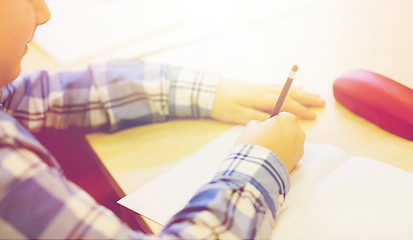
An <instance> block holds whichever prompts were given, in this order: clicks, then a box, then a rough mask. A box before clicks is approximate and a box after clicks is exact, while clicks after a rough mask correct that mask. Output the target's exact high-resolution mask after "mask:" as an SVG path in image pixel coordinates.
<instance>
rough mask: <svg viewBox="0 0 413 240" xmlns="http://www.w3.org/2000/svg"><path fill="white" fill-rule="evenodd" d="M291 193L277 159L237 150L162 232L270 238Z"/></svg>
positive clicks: (242, 148)
mask: <svg viewBox="0 0 413 240" xmlns="http://www.w3.org/2000/svg"><path fill="white" fill-rule="evenodd" d="M288 189H289V178H288V173H287V171H286V169H285V166H284V165H283V163H282V162H281V161H280V160H279V159H278V157H277V156H276V155H275V154H273V153H272V152H270V151H269V150H268V149H265V148H262V147H257V146H253V145H239V146H237V147H236V148H234V150H233V152H232V153H231V154H230V155H229V156H228V157H227V159H226V160H225V161H224V162H223V164H222V166H221V168H220V171H219V173H218V174H217V175H216V176H215V177H214V179H213V180H212V181H211V182H210V183H209V184H207V185H205V186H203V187H202V188H201V189H200V190H199V191H198V193H197V194H196V195H195V196H194V197H193V198H192V200H191V201H190V202H189V203H188V205H187V206H186V207H185V208H184V209H183V210H182V211H181V212H179V213H178V214H177V215H175V216H174V217H173V218H172V220H171V221H170V222H169V224H168V225H167V226H166V227H165V229H164V230H163V232H162V233H163V234H168V235H173V236H176V237H179V238H216V239H217V238H223V239H229V238H238V239H239V238H241V239H245V238H269V237H270V236H271V231H272V227H273V224H274V223H275V219H276V216H277V213H278V209H279V206H280V204H282V201H283V199H284V197H285V194H286V193H287V192H288Z"/></svg>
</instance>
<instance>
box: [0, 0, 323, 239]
mask: <svg viewBox="0 0 413 240" xmlns="http://www.w3.org/2000/svg"><path fill="white" fill-rule="evenodd" d="M49 18H50V15H49V11H48V9H47V6H46V4H45V2H44V1H43V0H1V1H0V87H1V89H2V91H1V93H2V98H1V100H2V102H1V103H2V104H3V107H4V111H0V137H1V138H0V139H1V140H0V178H1V181H0V184H1V185H0V237H1V238H95V239H97V238H147V237H150V236H147V235H144V234H143V233H140V232H135V231H133V230H131V229H130V228H128V227H127V226H126V225H125V224H123V223H122V222H121V221H120V220H119V219H118V218H117V217H116V216H115V215H114V214H113V213H112V212H110V211H109V210H108V209H106V208H104V207H102V206H100V205H98V204H97V203H96V202H95V201H94V200H93V199H92V198H91V197H90V196H89V195H88V194H87V193H85V192H84V191H83V190H82V189H80V188H79V187H78V186H76V185H75V184H73V183H72V182H70V181H69V180H67V179H66V177H65V176H64V174H62V172H61V169H60V167H59V165H58V164H57V163H56V161H55V159H54V157H53V156H52V155H51V154H50V153H49V151H48V150H47V149H45V148H44V147H43V146H42V145H41V144H40V143H39V142H38V141H37V140H36V139H35V138H34V137H33V136H32V133H37V132H39V131H41V130H43V129H51V130H56V131H64V130H65V129H68V128H69V127H71V128H73V127H75V128H77V129H82V130H83V131H84V132H89V131H93V130H106V131H114V130H118V129H121V128H123V127H126V126H130V125H138V124H144V123H151V122H159V121H164V120H166V119H167V118H175V117H193V118H201V117H212V118H214V119H217V120H220V121H233V120H236V122H235V123H239V124H245V123H247V122H249V123H248V125H247V127H246V129H245V131H244V133H243V134H242V135H241V136H240V138H239V139H238V141H237V144H236V146H234V148H233V149H232V152H231V153H230V154H229V155H228V156H227V157H226V159H225V160H224V161H223V164H222V168H221V169H220V170H219V171H218V172H217V173H216V175H215V177H214V179H213V180H212V181H211V182H210V183H208V184H206V185H204V186H203V187H201V188H200V189H199V191H198V192H197V193H196V195H195V196H194V197H193V198H192V200H191V201H190V203H188V205H187V206H186V207H185V208H184V209H183V210H182V211H180V212H179V213H177V214H176V215H175V216H174V217H173V218H172V219H171V220H170V222H169V223H168V224H167V225H166V226H165V227H164V229H163V230H162V232H161V233H160V235H159V236H156V237H157V238H164V237H165V238H166V237H172V238H268V237H269V236H270V233H271V227H272V226H273V224H274V221H275V218H276V215H277V210H278V208H279V206H280V202H279V199H283V198H284V197H285V195H286V193H287V192H288V188H289V182H288V172H291V171H292V169H293V168H294V166H295V165H296V163H297V162H298V161H299V159H300V158H301V157H302V155H303V144H304V139H305V135H304V133H303V132H302V130H301V129H300V128H299V126H298V124H297V122H296V119H295V117H294V116H293V115H292V114H289V113H281V114H279V115H277V116H275V117H273V118H269V116H270V114H269V112H270V111H271V110H272V108H273V105H274V103H275V99H276V98H277V93H278V91H279V86H262V85H252V84H245V83H244V84H243V83H238V82H230V81H225V80H222V79H218V78H217V77H215V76H210V75H207V74H204V73H199V72H193V71H187V70H183V69H179V68H175V67H170V66H165V65H159V66H148V65H145V64H144V63H142V62H137V61H133V62H132V61H129V62H115V63H108V64H106V65H94V66H91V67H90V68H89V69H87V70H85V71H81V72H66V73H57V74H55V75H49V74H48V73H47V72H44V71H39V72H35V73H32V74H30V75H26V76H23V75H22V76H19V74H20V62H21V59H22V57H23V56H24V54H25V52H26V51H27V43H28V42H30V41H31V39H32V38H33V35H34V32H35V29H36V27H37V26H39V25H41V24H43V23H45V22H47V21H48V19H49ZM291 96H292V97H293V98H292V99H289V100H287V102H286V104H285V108H284V109H283V110H284V111H289V112H292V113H294V114H296V115H299V116H300V117H303V118H309V119H311V118H314V117H315V115H314V114H313V113H312V112H311V111H310V110H309V109H308V108H307V107H308V106H309V107H311V106H315V107H318V106H322V105H323V104H324V102H323V101H322V100H321V99H320V98H319V97H318V96H315V95H312V94H309V93H306V92H304V91H302V90H300V89H296V90H294V91H293V92H292V94H291ZM306 106H307V107H306ZM250 120H254V121H250Z"/></svg>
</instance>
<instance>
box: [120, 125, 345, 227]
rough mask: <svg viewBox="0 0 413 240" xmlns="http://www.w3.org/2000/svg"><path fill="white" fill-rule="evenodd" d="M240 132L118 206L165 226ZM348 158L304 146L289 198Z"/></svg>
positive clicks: (336, 151)
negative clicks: (303, 152)
mask: <svg viewBox="0 0 413 240" xmlns="http://www.w3.org/2000/svg"><path fill="white" fill-rule="evenodd" d="M242 129H243V127H242V126H236V127H234V128H232V129H230V130H229V131H227V132H226V133H224V134H223V135H221V136H220V137H218V138H216V139H215V140H214V141H212V142H210V143H209V144H207V145H206V146H204V147H203V148H202V149H200V150H199V151H197V152H196V153H194V154H193V155H191V156H190V157H188V158H185V159H183V160H182V161H180V162H179V163H177V164H176V165H175V166H174V167H172V168H170V169H169V170H168V171H166V172H164V173H163V174H161V175H160V176H158V177H157V178H155V179H153V180H152V181H151V182H149V183H147V184H146V185H144V186H142V187H141V188H139V189H137V190H136V191H134V192H132V193H131V194H129V195H128V196H126V197H124V198H122V199H121V200H120V201H119V203H120V204H122V205H124V206H126V207H127V208H130V209H132V210H134V211H136V212H138V213H140V214H142V215H144V216H146V217H147V218H150V219H152V220H153V221H155V222H158V223H160V224H166V222H167V221H168V220H169V219H170V218H171V217H172V216H173V215H174V214H176V213H177V212H178V211H179V210H181V209H182V208H183V207H184V206H185V205H186V203H188V201H189V200H190V199H191V197H192V196H193V195H194V194H195V192H196V191H197V189H198V188H199V187H200V186H202V185H203V184H205V183H208V182H209V181H210V180H211V178H212V177H213V176H214V174H215V173H216V170H217V169H218V167H219V165H220V163H221V161H222V160H223V159H224V158H225V156H226V155H227V153H228V152H229V151H230V149H231V148H232V146H233V145H234V143H235V141H236V139H237V138H238V136H239V135H240V133H241V131H242ZM348 158H349V155H348V154H347V153H345V152H344V151H343V150H341V149H340V148H337V147H335V146H332V145H315V144H306V145H305V154H304V157H303V159H302V160H301V161H300V162H299V164H298V165H297V167H296V169H295V170H294V172H293V173H292V175H291V178H290V180H291V187H290V193H289V194H288V195H291V193H294V192H302V191H304V190H306V189H309V188H311V186H313V185H315V184H316V183H317V182H319V181H320V180H321V179H323V178H324V177H326V176H327V175H328V174H329V173H330V172H331V171H332V170H333V169H335V168H337V167H338V166H339V165H340V164H342V163H343V162H344V161H345V160H346V159H348ZM288 195H287V198H288ZM293 195H294V194H293Z"/></svg>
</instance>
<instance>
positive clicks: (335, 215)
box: [119, 126, 413, 239]
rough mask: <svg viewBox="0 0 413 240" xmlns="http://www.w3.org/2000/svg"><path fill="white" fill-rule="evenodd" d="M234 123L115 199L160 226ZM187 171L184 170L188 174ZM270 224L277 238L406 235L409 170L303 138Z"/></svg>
mask: <svg viewBox="0 0 413 240" xmlns="http://www.w3.org/2000/svg"><path fill="white" fill-rule="evenodd" d="M242 128H243V127H241V126H237V127H234V128H232V129H230V130H229V131H228V132H226V133H224V134H223V135H221V136H220V137H218V138H217V139H215V140H214V141H212V142H210V143H209V144H207V145H206V146H204V147H203V148H202V149H200V150H199V151H197V152H196V153H194V154H193V155H191V156H190V157H188V158H185V159H183V160H182V161H180V162H179V163H177V164H176V165H175V166H174V167H172V168H170V169H169V170H167V171H166V172H164V173H163V174H161V175H160V176H158V177H157V178H155V179H153V180H152V181H150V182H149V183H147V184H146V185H144V186H142V187H141V188H139V189H137V190H136V191H134V192H132V193H131V194H129V195H127V196H126V197H124V198H122V199H121V200H120V201H119V203H120V204H122V205H124V206H126V207H128V208H130V209H132V210H134V211H136V212H138V213H140V214H142V215H144V216H146V217H148V218H150V219H152V220H154V221H156V222H158V223H160V224H165V223H166V222H167V221H168V220H169V219H170V218H171V217H172V216H173V215H174V214H175V213H176V212H178V211H179V210H180V209H182V208H183V207H184V206H185V204H186V203H187V202H188V201H189V199H190V198H191V196H192V195H193V194H194V193H195V192H196V191H197V189H198V188H199V187H200V186H201V185H202V184H205V183H207V182H208V181H209V180H210V179H211V178H212V176H213V175H214V174H215V171H216V169H217V168H218V167H219V164H220V162H221V160H222V159H223V158H224V157H225V156H226V154H227V153H228V152H229V150H230V149H231V147H232V145H233V144H234V142H235V140H236V138H237V137H238V136H239V134H240V132H241V131H242ZM188 169H190V171H188ZM290 182H291V187H290V192H289V193H288V195H287V198H286V200H285V202H284V204H283V206H282V207H281V208H280V211H279V213H278V216H277V221H276V224H275V226H274V231H273V238H277V239H355V238H357V239H397V238H408V237H413V228H412V222H413V174H411V173H409V172H406V171H403V170H400V169H398V168H395V167H392V166H390V165H387V164H384V163H381V162H378V161H376V160H373V159H368V158H362V157H351V156H350V155H349V154H347V153H346V152H345V151H344V150H342V149H340V148H338V147H336V146H333V145H323V144H311V143H306V145H305V154H304V156H303V158H302V159H301V160H300V162H299V163H298V165H297V167H296V169H295V170H294V171H293V172H292V173H291V175H290Z"/></svg>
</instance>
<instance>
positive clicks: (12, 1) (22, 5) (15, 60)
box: [0, 0, 50, 87]
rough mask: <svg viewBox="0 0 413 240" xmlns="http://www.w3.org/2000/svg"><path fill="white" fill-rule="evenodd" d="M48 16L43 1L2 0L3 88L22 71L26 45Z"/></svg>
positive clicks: (0, 77) (0, 79) (0, 64)
mask: <svg viewBox="0 0 413 240" xmlns="http://www.w3.org/2000/svg"><path fill="white" fill-rule="evenodd" d="M49 18H50V13H49V9H48V8H47V5H46V3H45V2H44V0H0V87H3V86H5V85H6V84H8V83H9V82H11V81H13V80H14V79H15V78H16V77H17V76H18V75H19V74H20V63H21V60H22V58H23V56H24V55H25V54H26V51H27V44H28V43H29V42H30V41H31V40H32V38H33V35H34V32H35V30H36V27H37V26H38V25H41V24H43V23H46V22H47V21H48V20H49Z"/></svg>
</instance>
